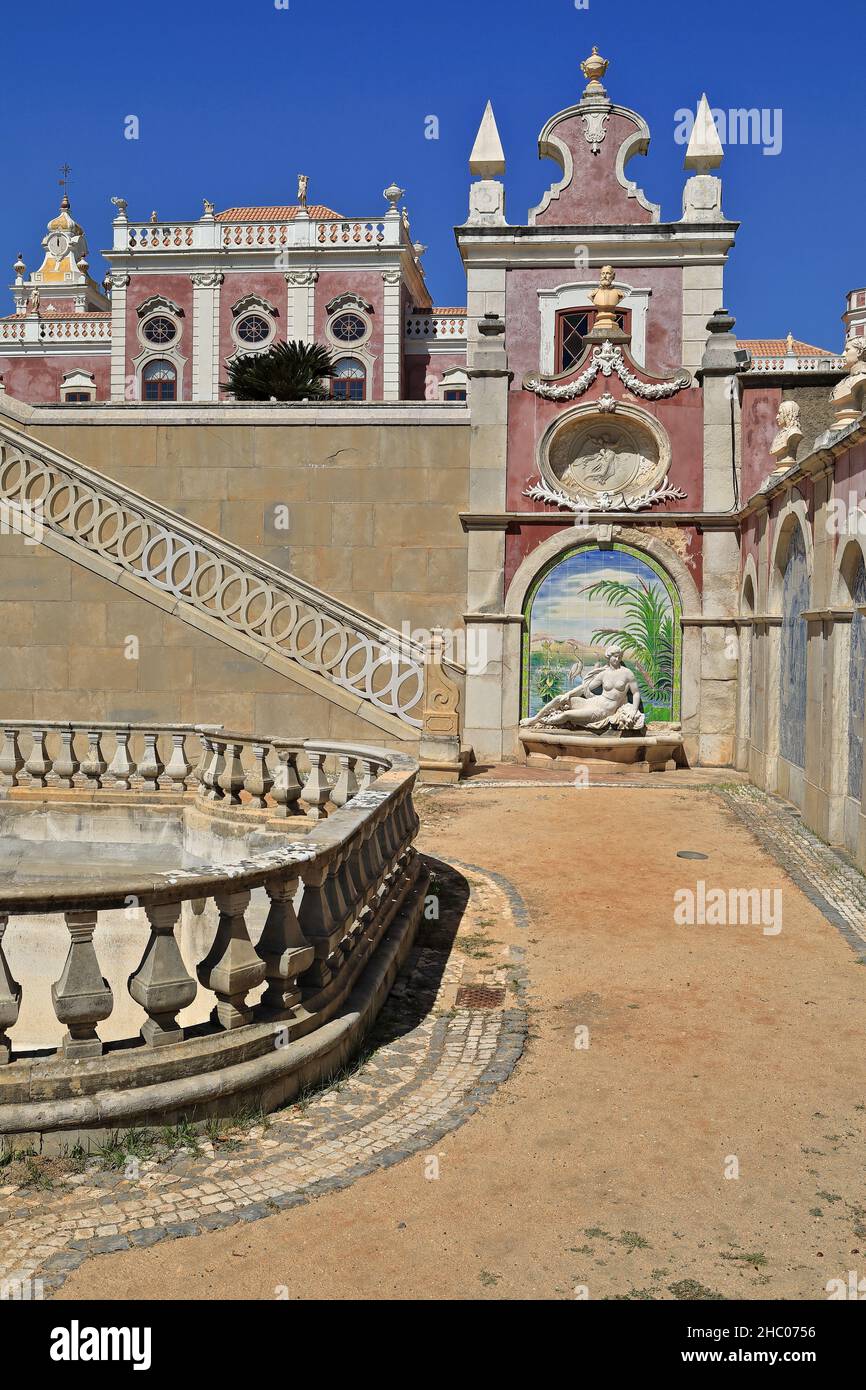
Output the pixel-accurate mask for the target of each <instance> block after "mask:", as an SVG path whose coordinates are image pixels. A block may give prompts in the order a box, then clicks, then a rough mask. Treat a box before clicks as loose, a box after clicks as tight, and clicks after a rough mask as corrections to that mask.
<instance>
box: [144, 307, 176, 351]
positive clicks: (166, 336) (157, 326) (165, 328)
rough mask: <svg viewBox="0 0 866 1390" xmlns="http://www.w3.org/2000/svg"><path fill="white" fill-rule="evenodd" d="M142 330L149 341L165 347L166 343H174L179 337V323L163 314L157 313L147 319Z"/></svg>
mask: <svg viewBox="0 0 866 1390" xmlns="http://www.w3.org/2000/svg"><path fill="white" fill-rule="evenodd" d="M141 331H142V333H143V334H144V336H145V338H146V339H147V341H148V342H149V343H156V344H157V345H158V346H160V347H164V346H165V344H166V343H173V342H174V340H175V338H176V337H177V324H176V323H174V322H173V320H172V319H168V318H166V317H165V316H164V315H163V314H156V315H155V316H154V317H153V318H152V319H148V320H147V322H146V323H145V325H144V327H143V328H142V330H141Z"/></svg>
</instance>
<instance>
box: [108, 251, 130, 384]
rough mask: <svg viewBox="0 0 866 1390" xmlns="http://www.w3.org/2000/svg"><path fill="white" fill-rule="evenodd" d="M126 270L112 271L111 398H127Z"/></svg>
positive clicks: (127, 278)
mask: <svg viewBox="0 0 866 1390" xmlns="http://www.w3.org/2000/svg"><path fill="white" fill-rule="evenodd" d="M129 279H130V277H129V275H128V274H127V272H126V271H125V270H114V271H112V273H111V399H112V401H124V400H126V375H127V374H126V291H127V287H128V285H129Z"/></svg>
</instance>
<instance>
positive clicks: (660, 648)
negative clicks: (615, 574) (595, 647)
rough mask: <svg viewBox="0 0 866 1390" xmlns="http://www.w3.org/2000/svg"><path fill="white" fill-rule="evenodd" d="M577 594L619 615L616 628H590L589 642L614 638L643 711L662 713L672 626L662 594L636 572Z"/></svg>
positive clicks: (669, 688) (669, 697)
mask: <svg viewBox="0 0 866 1390" xmlns="http://www.w3.org/2000/svg"><path fill="white" fill-rule="evenodd" d="M581 592H583V593H585V594H586V596H587V598H589V599H602V600H603V601H604V602H606V603H608V604H609V605H610V606H611V607H612V608H616V609H617V610H618V612H621V613H622V616H623V622H622V625H621V626H619V627H600V628H596V629H595V631H594V632H593V634H592V640H593V642H599V643H601V644H602V645H603V646H606V647H608V646H611V645H612V644H613V643H614V642H618V643H619V645H620V646H621V647H622V649H623V652H624V653H625V657H626V661H627V664H628V665H629V666H630V667H631V668H632V670H633V671H634V673H635V676H636V677H637V683H638V685H639V687H640V693H641V698H642V700H643V705H644V709H645V711H646V713H647V714H648V715H649V716H650V717H652V716H653V714H655V713H657V712H659V713H661V712H667V711H668V710H669V709H670V706H671V705H672V703H673V693H674V691H673V687H674V625H673V615H672V613H671V604H670V599H669V598H668V596H667V594H666V593H665V592H664V591H663V589H662V588H661V586H660V585H658V584H652V583H649V582H648V581H647V580H646V579H644V578H642V577H641V576H640V575H637V574H636V575H632V576H630V577H629V579H628V580H627V581H623V580H621V579H599V580H597V581H596V582H595V583H594V584H589V585H587V586H586V588H585V589H583V590H582V591H581Z"/></svg>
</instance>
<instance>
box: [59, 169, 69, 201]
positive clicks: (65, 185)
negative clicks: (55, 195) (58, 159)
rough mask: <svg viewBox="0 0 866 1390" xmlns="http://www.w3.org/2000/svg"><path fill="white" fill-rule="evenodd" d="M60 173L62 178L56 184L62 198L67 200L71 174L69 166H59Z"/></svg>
mask: <svg viewBox="0 0 866 1390" xmlns="http://www.w3.org/2000/svg"><path fill="white" fill-rule="evenodd" d="M60 173H61V176H62V177H61V178H60V179H58V183H59V184H60V187H61V188H62V189H63V196H64V198H68V197H69V175H70V174H71V173H72V170H71V168H70V166H69V165H68V164H61V166H60Z"/></svg>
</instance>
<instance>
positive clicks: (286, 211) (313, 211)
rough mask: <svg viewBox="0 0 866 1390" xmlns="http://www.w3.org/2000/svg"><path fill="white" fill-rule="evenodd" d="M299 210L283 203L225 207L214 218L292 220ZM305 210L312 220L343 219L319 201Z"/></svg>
mask: <svg viewBox="0 0 866 1390" xmlns="http://www.w3.org/2000/svg"><path fill="white" fill-rule="evenodd" d="M301 211H302V209H301V208H300V207H290V206H289V205H288V204H285V203H281V204H280V205H279V206H276V207H261V208H226V210H225V212H218V213H217V215H216V219H215V220H216V221H217V222H294V220H295V218H296V217H297V216H298V213H300V212H301ZM307 212H308V213H309V215H310V217H312V218H313V219H314V220H318V221H327V220H331V221H335V222H342V221H343V214H342V213H340V212H334V209H333V208H326V207H323V206H322V204H321V203H311V204H310V206H309V207H308V208H307Z"/></svg>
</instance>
